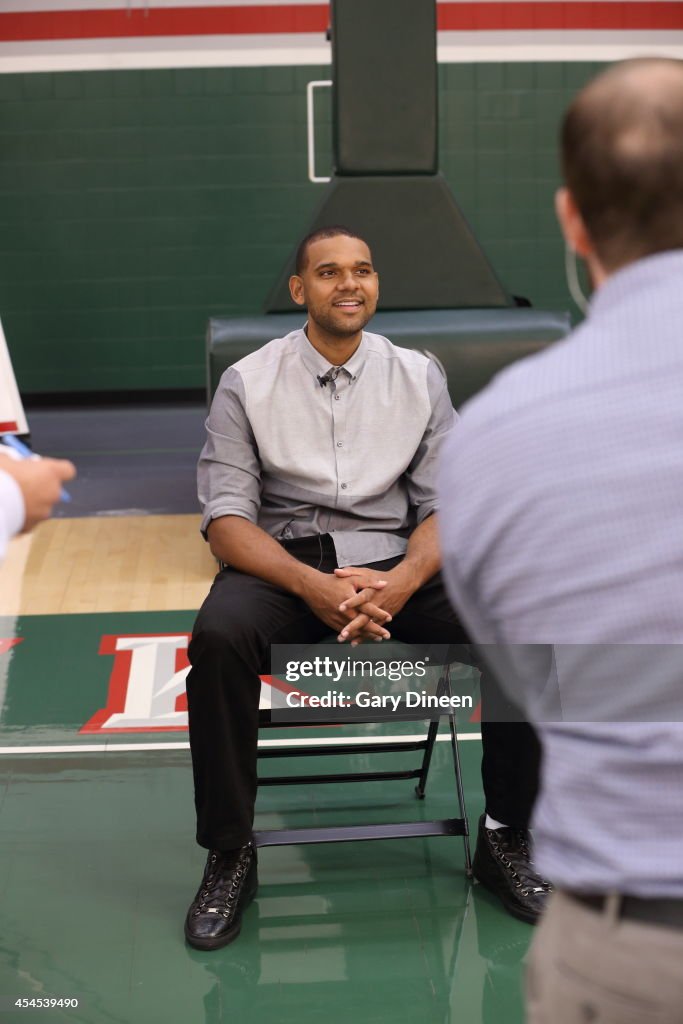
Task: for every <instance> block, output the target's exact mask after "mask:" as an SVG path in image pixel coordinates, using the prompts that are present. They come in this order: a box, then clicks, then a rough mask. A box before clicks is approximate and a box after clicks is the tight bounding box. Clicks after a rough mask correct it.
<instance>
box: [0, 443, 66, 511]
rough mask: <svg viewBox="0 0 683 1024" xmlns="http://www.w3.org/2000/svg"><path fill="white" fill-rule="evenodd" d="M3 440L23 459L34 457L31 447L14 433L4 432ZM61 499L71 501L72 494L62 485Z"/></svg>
mask: <svg viewBox="0 0 683 1024" xmlns="http://www.w3.org/2000/svg"><path fill="white" fill-rule="evenodd" d="M2 442H3V444H6V445H7V447H8V448H12V449H13V450H14V451H15V452H16V453H17V455H21V457H22V459H32V458H33V456H34V454H35V453H34V452H32V451H31V449H30V448H27V447H26V445H25V444H24V443H23V441H20V440H19V438H18V437H15V436H14V434H3V435H2ZM59 500H60V501H71V495H70V494H69V492H68V491H65V490H64V488H63V487H62V488H61V490H60V493H59Z"/></svg>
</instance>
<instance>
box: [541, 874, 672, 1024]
mask: <svg viewBox="0 0 683 1024" xmlns="http://www.w3.org/2000/svg"><path fill="white" fill-rule="evenodd" d="M617 907H618V897H615V899H614V906H613V907H609V906H608V907H607V909H606V910H604V911H595V910H591V909H590V908H588V907H584V906H582V905H581V904H580V903H577V902H576V901H575V900H573V899H571V897H569V896H566V895H565V894H564V893H562V892H558V893H555V895H554V896H553V897H552V898H551V900H550V903H549V905H548V909H547V910H546V912H545V914H544V916H543V919H542V921H541V923H540V925H539V927H538V929H537V932H536V935H535V937H534V941H533V944H532V947H531V955H530V959H529V966H528V970H527V978H526V1005H527V1021H528V1024H591V1022H595V1024H654V1022H657V1024H683V930H676V929H673V928H664V927H660V926H659V925H653V924H642V923H640V922H636V921H628V920H626V921H620V920H619V919H618V917H617Z"/></svg>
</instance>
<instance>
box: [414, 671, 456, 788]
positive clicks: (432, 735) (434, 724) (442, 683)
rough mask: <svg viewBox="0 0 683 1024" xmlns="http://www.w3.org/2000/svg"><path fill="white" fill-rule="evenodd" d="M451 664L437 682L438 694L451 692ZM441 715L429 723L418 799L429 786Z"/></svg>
mask: <svg viewBox="0 0 683 1024" xmlns="http://www.w3.org/2000/svg"><path fill="white" fill-rule="evenodd" d="M450 690H451V683H450V665H446V668H445V671H444V674H443V675H442V676H440V677H439V681H438V683H437V684H436V696H437V697H441V696H442V695H443V694H444V693H450ZM440 721H441V719H440V718H439V717H436V718H433V719H432V720H431V722H430V723H429V729H428V730H427V745H426V747H425V752H424V757H423V758H422V767H421V768H420V778H419V781H418V783H417V786H416V787H415V793H416V795H417V798H418V800H424V798H425V789H426V788H427V776H428V775H429V766H430V764H431V762H432V754H433V752H434V744H435V743H436V736H437V733H438V731H439V722H440Z"/></svg>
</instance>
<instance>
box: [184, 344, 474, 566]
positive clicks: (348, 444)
mask: <svg viewBox="0 0 683 1024" xmlns="http://www.w3.org/2000/svg"><path fill="white" fill-rule="evenodd" d="M331 369H334V368H332V367H330V364H329V363H328V362H327V361H326V360H325V359H324V358H323V357H322V356H321V355H320V354H319V353H318V352H317V350H316V349H314V348H313V346H312V345H311V343H310V342H309V341H308V338H307V337H306V334H305V332H304V330H298V331H293V332H292V333H291V334H288V335H287V336H286V337H285V338H277V339H276V340H275V341H271V342H269V343H268V344H267V345H264V346H263V348H261V349H259V350H258V351H257V352H254V353H252V354H251V355H249V356H246V357H245V358H244V359H241V360H239V362H237V363H235V364H234V366H231V367H229V368H228V369H227V370H226V371H225V373H224V374H223V376H222V377H221V381H220V384H219V386H218V389H217V391H216V394H215V397H214V400H213V403H212V406H211V411H210V413H209V418H208V420H207V423H206V430H207V440H206V443H205V445H204V448H203V450H202V453H201V456H200V460H199V469H198V485H199V500H200V503H201V506H202V512H203V517H202V530H203V531H206V528H207V526H208V525H209V523H210V522H211V520H212V519H216V518H218V517H220V516H241V517H242V518H244V519H248V520H249V521H250V522H252V523H255V524H256V525H258V526H260V527H261V528H262V529H263V530H265V531H266V532H267V533H269V534H270V535H271V536H273V537H275V538H277V539H278V540H291V539H294V538H298V537H309V536H315V535H316V534H324V533H329V534H330V535H331V537H332V540H333V542H334V546H335V551H336V554H337V560H338V563H339V565H340V566H344V565H353V564H365V563H369V562H373V561H380V560H381V559H385V558H391V557H393V556H396V555H402V554H403V553H404V552H405V550H406V547H407V538H408V536H409V535H410V533H411V532H412V531H413V530H414V529H415V527H416V526H418V525H419V524H420V523H421V522H422V521H423V520H424V519H425V518H426V517H427V516H428V515H430V514H431V513H432V512H433V511H434V510H435V508H436V492H435V487H436V457H437V451H438V449H439V446H440V444H441V441H442V440H443V438H444V437H445V435H446V434H447V433H448V431H449V430H450V428H451V426H452V424H453V421H454V419H455V413H454V411H453V407H452V405H451V402H450V399H449V397H448V391H447V388H446V382H445V380H444V377H443V375H442V373H441V372H440V370H439V369H438V367H437V365H436V364H435V363H434V362H433V361H432V360H430V359H428V358H427V356H425V355H423V354H422V353H420V352H416V351H413V350H410V349H403V348H397V347H396V346H395V345H392V344H391V342H390V341H387V339H386V338H383V337H381V336H380V335H377V334H370V333H368V332H363V336H362V339H361V343H360V345H359V346H358V348H357V349H356V351H355V352H354V354H353V356H352V357H351V359H349V360H348V361H347V363H346V364H345V365H344V366H343V367H342V368H341V369H340V370H339V372H338V373H336V371H335V373H333V376H335V375H336V379H335V380H332V381H330V382H329V383H328V384H327V385H326V386H324V387H321V385H320V382H319V379H318V378H320V377H324V376H325V374H327V373H328V371H330V370H331Z"/></svg>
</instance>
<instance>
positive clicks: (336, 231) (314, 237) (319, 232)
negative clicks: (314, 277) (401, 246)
mask: <svg viewBox="0 0 683 1024" xmlns="http://www.w3.org/2000/svg"><path fill="white" fill-rule="evenodd" d="M337 235H344V236H345V237H346V238H357V239H358V240H359V241H360V242H364V243H365V245H368V243H367V242H366V241H365V239H364V238H362V237H361V235H359V234H358V233H357V232H356V231H352V230H351V228H347V227H345V226H344V225H343V224H330V225H329V227H326V228H317V229H316V230H315V231H311V233H310V234H308V235H306V237H305V238H304V239H302V240H301V242H300V244H299V248H298V249H297V250H296V273H297V274H298V275H299V277H301V274H302V273H303V271H304V270H305V269H306V264H307V263H308V247H309V246H310V245H312V244H313V242H319V241H320V240H321V239H323V238H336V237H337ZM369 248H370V246H369V245H368V249H369Z"/></svg>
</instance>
